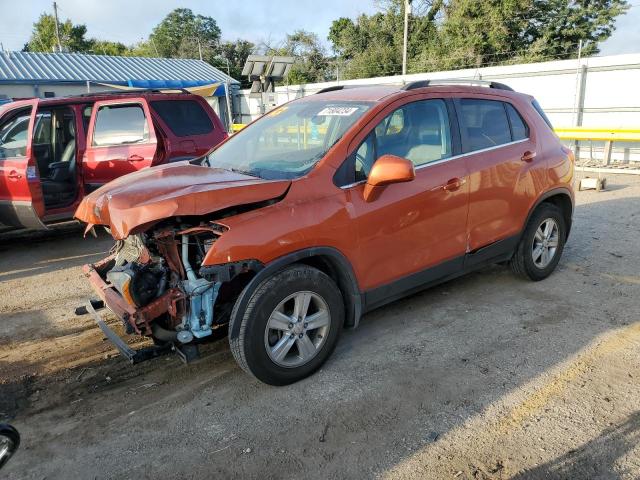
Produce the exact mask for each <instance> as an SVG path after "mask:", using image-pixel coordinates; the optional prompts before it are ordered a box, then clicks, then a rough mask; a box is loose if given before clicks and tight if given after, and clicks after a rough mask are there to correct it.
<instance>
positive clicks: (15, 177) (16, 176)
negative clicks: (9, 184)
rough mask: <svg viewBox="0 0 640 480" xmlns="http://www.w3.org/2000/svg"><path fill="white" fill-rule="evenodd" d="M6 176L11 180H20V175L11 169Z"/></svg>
mask: <svg viewBox="0 0 640 480" xmlns="http://www.w3.org/2000/svg"><path fill="white" fill-rule="evenodd" d="M8 177H9V178H10V179H11V180H20V179H21V178H22V175H20V174H19V173H18V172H16V171H15V170H12V171H11V172H9V175H8Z"/></svg>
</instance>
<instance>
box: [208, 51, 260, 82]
mask: <svg viewBox="0 0 640 480" xmlns="http://www.w3.org/2000/svg"><path fill="white" fill-rule="evenodd" d="M255 48H256V46H255V45H254V44H253V43H251V42H249V41H247V40H241V39H238V40H236V41H235V42H229V41H226V42H221V43H220V55H219V58H216V59H214V66H216V67H217V68H219V69H221V70H223V71H225V72H226V71H227V65H228V66H229V72H228V73H229V75H230V76H231V77H233V78H235V79H240V78H241V75H242V67H244V64H245V62H246V60H247V57H248V56H249V55H251V54H252V53H253V52H254V50H255ZM227 62H229V63H228V64H227ZM242 84H243V87H246V88H248V87H250V86H251V82H249V80H248V79H246V78H242Z"/></svg>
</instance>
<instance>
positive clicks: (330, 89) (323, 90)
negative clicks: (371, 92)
mask: <svg viewBox="0 0 640 480" xmlns="http://www.w3.org/2000/svg"><path fill="white" fill-rule="evenodd" d="M381 86H382V87H383V86H385V85H384V84H380V83H359V84H357V85H333V86H331V87H325V88H321V89H320V90H318V91H317V92H316V95H317V94H318V93H326V92H335V91H336V90H344V89H347V88H365V87H381Z"/></svg>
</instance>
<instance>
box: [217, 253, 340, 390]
mask: <svg viewBox="0 0 640 480" xmlns="http://www.w3.org/2000/svg"><path fill="white" fill-rule="evenodd" d="M237 308H238V305H237V304H236V306H235V307H234V311H233V313H232V314H231V323H230V326H229V331H234V326H235V325H236V323H237V322H240V331H239V334H238V335H237V337H235V338H231V337H229V344H230V346H231V352H232V354H233V356H234V358H235V359H236V361H237V362H238V364H239V365H240V367H241V368H242V369H243V370H244V371H246V372H247V373H250V374H251V375H253V376H254V377H256V378H257V379H258V380H260V381H262V382H264V383H267V384H269V385H288V384H290V383H294V382H297V381H298V380H301V379H303V378H305V377H307V376H309V375H311V374H312V373H313V372H315V371H316V370H317V369H318V368H320V366H321V365H322V364H323V363H324V362H325V361H326V359H327V358H328V357H329V355H331V352H333V350H334V348H335V346H336V343H337V341H338V336H339V335H340V331H341V330H342V327H343V324H344V304H343V299H342V294H341V293H340V290H339V289H338V287H337V286H336V284H335V282H334V281H333V280H332V279H331V278H330V277H329V276H327V275H326V274H324V273H323V272H321V271H320V270H317V269H316V268H313V267H309V266H306V265H294V266H290V267H287V268H285V269H284V270H281V271H280V272H278V273H276V274H274V275H273V276H272V277H270V278H268V279H266V280H265V281H263V282H262V284H260V285H259V286H258V288H257V289H256V290H255V292H254V293H253V295H251V298H250V300H249V303H248V305H247V308H246V310H245V312H244V315H242V317H241V318H240V317H239V315H238V312H237Z"/></svg>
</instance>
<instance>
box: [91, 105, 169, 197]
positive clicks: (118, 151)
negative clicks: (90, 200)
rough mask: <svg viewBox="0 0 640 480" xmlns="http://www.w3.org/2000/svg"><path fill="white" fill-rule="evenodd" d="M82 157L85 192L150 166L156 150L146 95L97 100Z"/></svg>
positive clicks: (154, 134)
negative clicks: (144, 96) (144, 97)
mask: <svg viewBox="0 0 640 480" xmlns="http://www.w3.org/2000/svg"><path fill="white" fill-rule="evenodd" d="M88 130H89V131H88V135H87V148H86V151H85V155H84V158H83V159H82V178H83V181H84V184H85V189H86V191H91V190H93V189H95V188H97V187H100V186H102V185H104V184H105V183H108V182H110V181H111V180H113V179H115V178H118V177H121V176H122V175H125V174H127V173H131V172H134V171H136V170H140V169H142V168H145V167H150V166H151V164H152V163H153V161H154V159H155V155H156V150H157V140H156V133H155V130H154V127H153V122H152V121H151V113H150V111H149V106H148V105H147V102H146V100H145V99H143V98H127V99H126V100H122V99H119V100H104V101H100V102H96V103H95V104H94V106H93V111H92V112H91V120H90V121H89V129H88Z"/></svg>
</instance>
